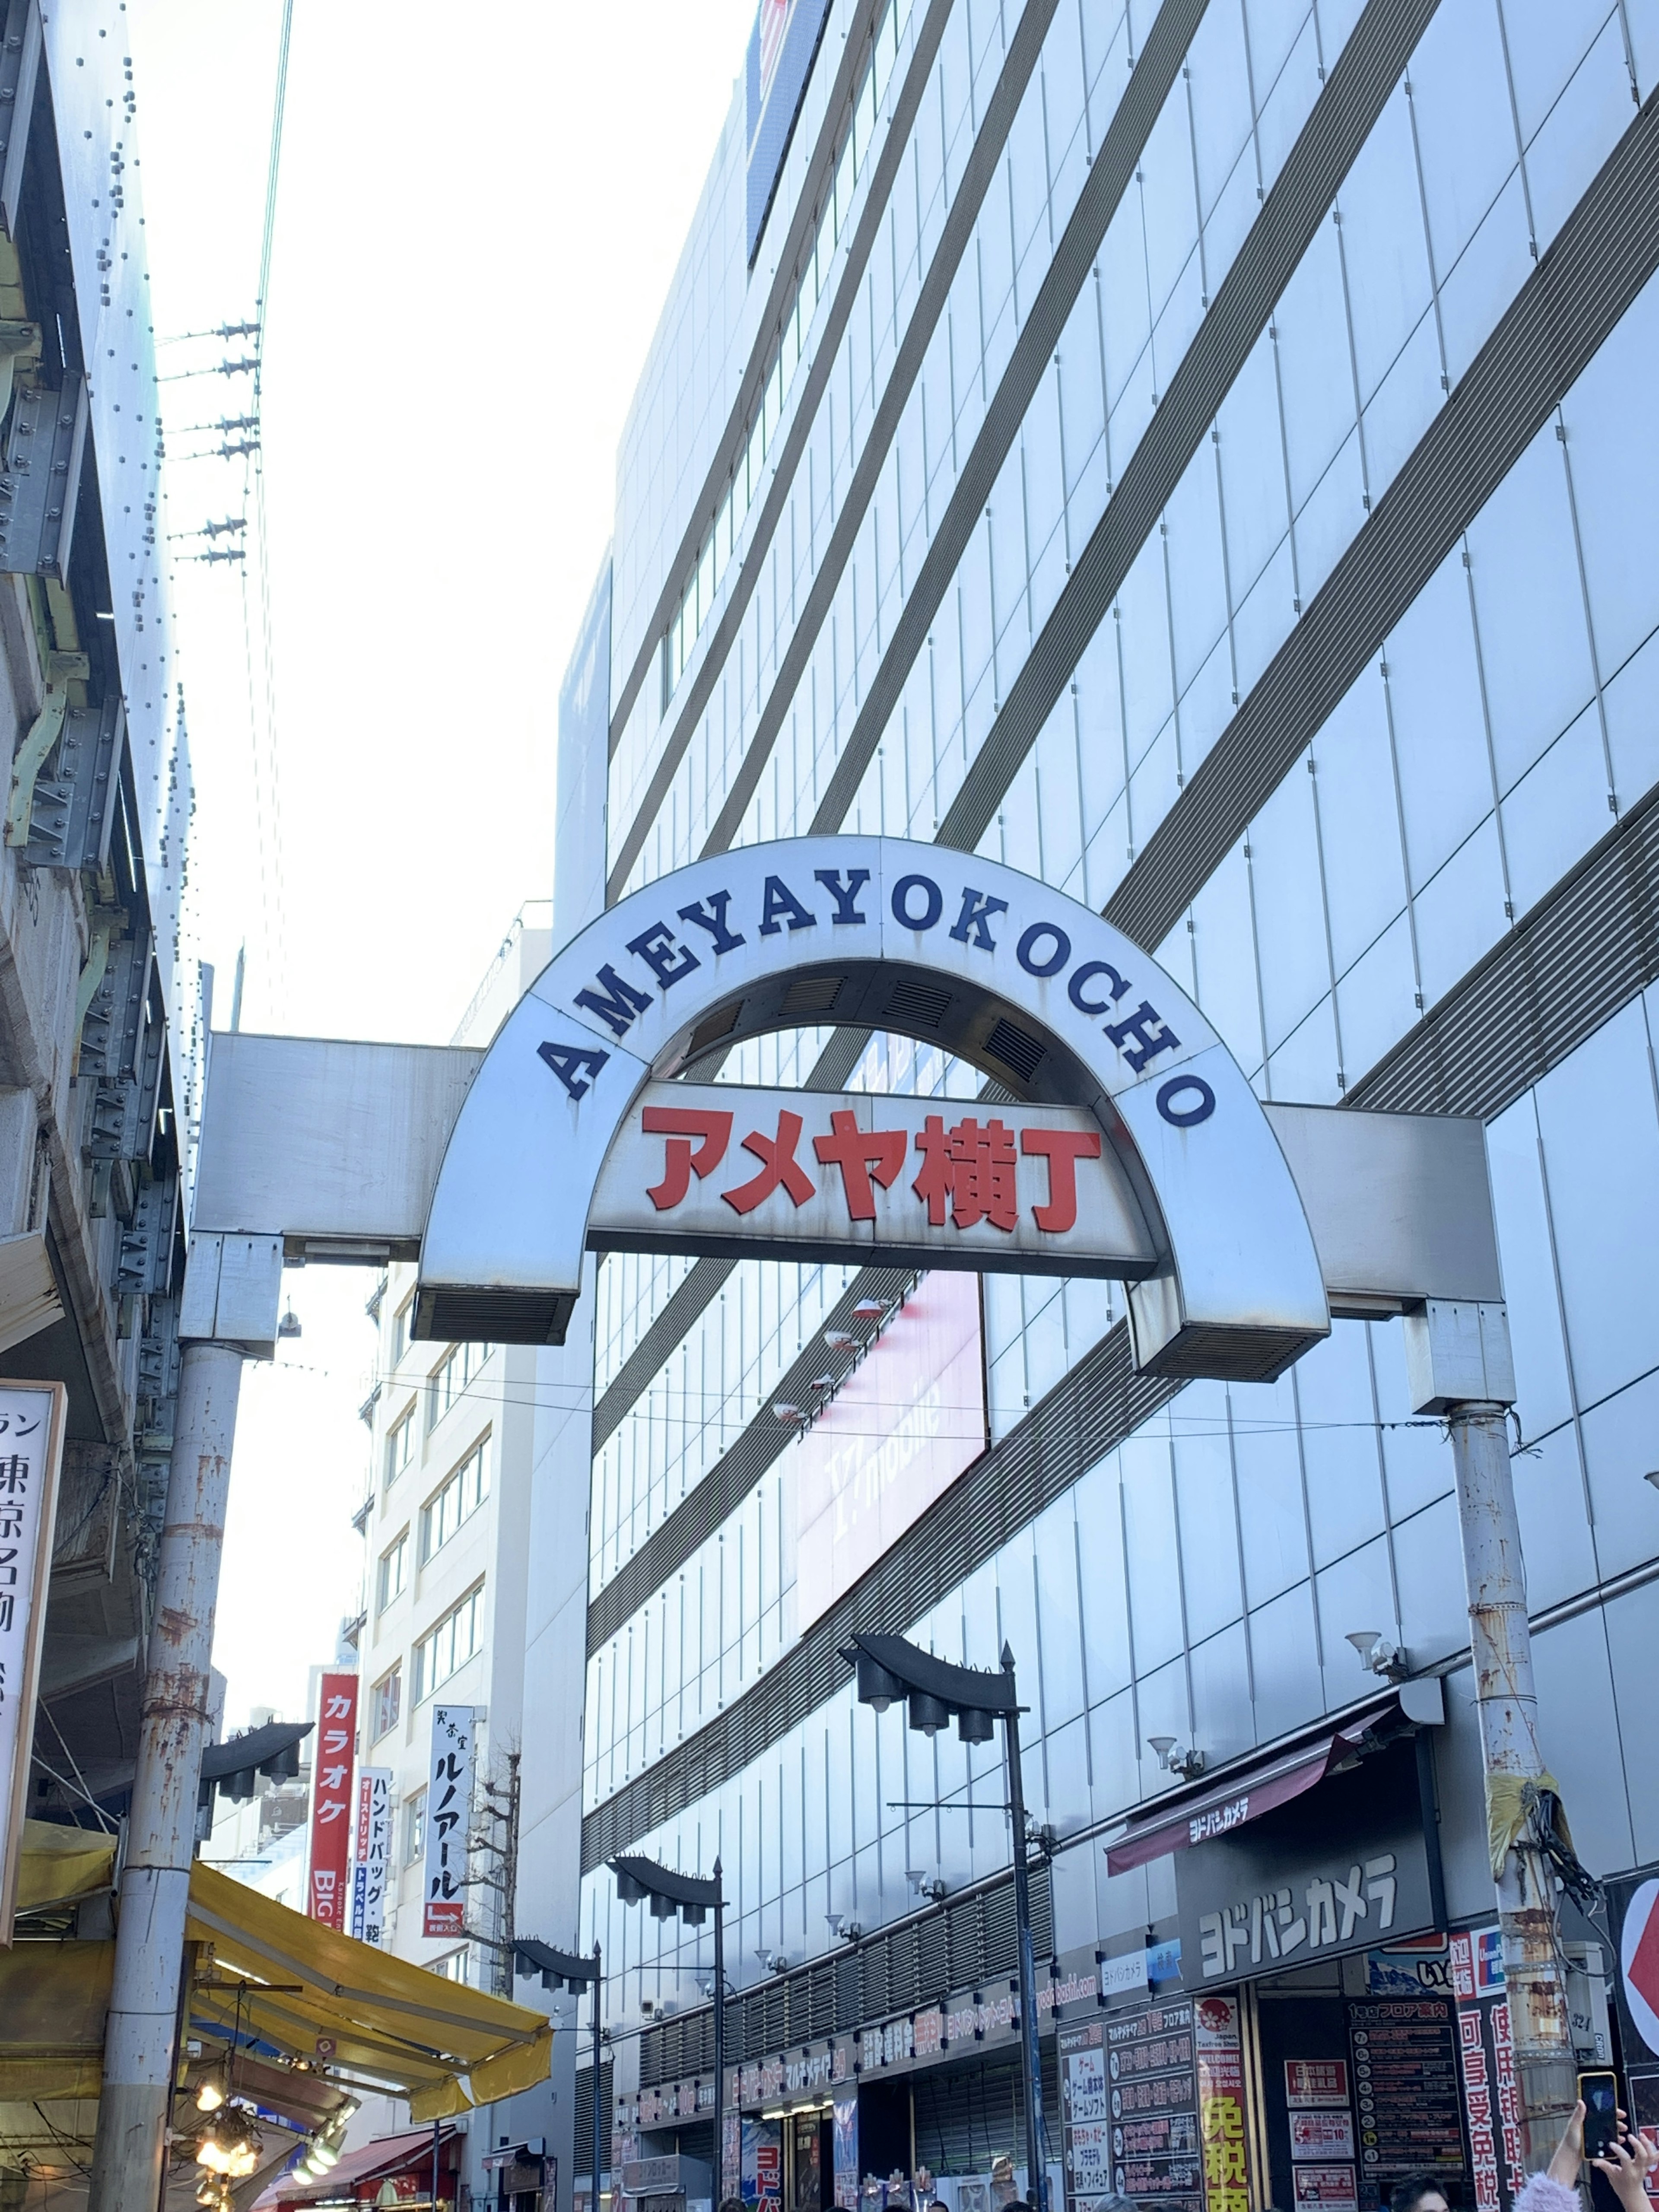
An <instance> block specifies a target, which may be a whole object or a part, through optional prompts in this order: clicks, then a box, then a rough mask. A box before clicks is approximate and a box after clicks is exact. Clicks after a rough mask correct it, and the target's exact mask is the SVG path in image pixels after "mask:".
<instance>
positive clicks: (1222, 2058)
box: [1193, 1991, 1250, 2212]
mask: <svg viewBox="0 0 1659 2212" xmlns="http://www.w3.org/2000/svg"><path fill="white" fill-rule="evenodd" d="M1193 2047H1194V2057H1196V2059H1197V2062H1198V2126H1199V2136H1200V2140H1201V2142H1202V2143H1203V2145H1204V2212H1249V2204H1250V2168H1249V2156H1248V2154H1247V2153H1246V2151H1245V2148H1244V2045H1243V2033H1242V2032H1241V2030H1240V2027H1239V2019H1238V1999H1237V1997H1236V1996H1222V1995H1221V1994H1220V1993H1219V1992H1218V1991H1212V1992H1210V1993H1209V1994H1208V1995H1206V1996H1201V1997H1199V1998H1198V1999H1196V2000H1195V2002H1194V2005H1193Z"/></svg>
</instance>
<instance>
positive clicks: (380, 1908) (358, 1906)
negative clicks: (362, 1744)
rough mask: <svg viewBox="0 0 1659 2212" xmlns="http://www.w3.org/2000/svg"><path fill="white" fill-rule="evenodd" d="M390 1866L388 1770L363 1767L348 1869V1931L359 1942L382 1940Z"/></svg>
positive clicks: (359, 1776) (358, 1785)
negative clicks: (349, 1910)
mask: <svg viewBox="0 0 1659 2212" xmlns="http://www.w3.org/2000/svg"><path fill="white" fill-rule="evenodd" d="M391 1863H392V1769H391V1768H390V1767H389V1766H365V1767H364V1768H363V1769H362V1771H361V1772H360V1773H359V1774H358V1777H357V1830H356V1838H355V1839H354V1844H353V1857H352V1866H351V1932H352V1934H353V1935H354V1936H356V1938H357V1940H358V1942H361V1943H384V1942H385V1941H386V1869H387V1868H388V1867H389V1866H390V1865H391Z"/></svg>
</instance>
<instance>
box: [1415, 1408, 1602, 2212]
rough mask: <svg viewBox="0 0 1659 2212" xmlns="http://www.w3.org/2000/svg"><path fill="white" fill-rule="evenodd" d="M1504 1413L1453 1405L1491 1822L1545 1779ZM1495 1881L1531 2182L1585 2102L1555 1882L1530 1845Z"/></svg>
mask: <svg viewBox="0 0 1659 2212" xmlns="http://www.w3.org/2000/svg"><path fill="white" fill-rule="evenodd" d="M1507 1415H1508V1409H1507V1408H1506V1407H1504V1406H1501V1405H1497V1404H1493V1403H1490V1402H1482V1401H1473V1402H1470V1403H1467V1404H1462V1405H1455V1406H1452V1407H1450V1408H1449V1411H1448V1415H1447V1418H1448V1420H1449V1424H1450V1427H1451V1441H1452V1457H1453V1461H1454V1462H1455V1467H1456V1471H1457V1507H1458V1517H1459V1520H1460V1522H1461V1524H1462V1532H1463V1573H1464V1578H1465V1582H1466V1583H1467V1586H1468V1603H1469V1648H1470V1652H1471V1656H1473V1658H1474V1694H1475V1710H1476V1711H1477V1713H1478V1714H1479V1716H1480V1754H1481V1764H1482V1766H1483V1769H1484V1771H1485V1776H1486V1803H1487V1808H1488V1813H1489V1815H1490V1813H1491V1809H1492V1805H1493V1802H1494V1796H1497V1797H1498V1801H1499V1802H1500V1803H1501V1801H1502V1798H1503V1796H1504V1791H1505V1789H1506V1786H1507V1789H1508V1791H1509V1793H1510V1795H1511V1796H1512V1795H1513V1793H1514V1790H1515V1787H1516V1784H1518V1783H1522V1782H1527V1781H1535V1780H1536V1779H1537V1778H1538V1777H1539V1776H1540V1775H1541V1774H1542V1773H1543V1772H1544V1771H1545V1770H1544V1761H1543V1758H1542V1756H1541V1753H1540V1751H1539V1747H1538V1697H1537V1692H1536V1691H1535V1689H1534V1686H1533V1674H1532V1630H1531V1627H1530V1626H1529V1624H1528V1620H1527V1581H1526V1570H1525V1568H1524V1566H1523V1565H1522V1558H1521V1524H1520V1521H1519V1518H1518V1516H1517V1515H1516V1508H1515V1485H1514V1483H1513V1481H1512V1480H1511V1477H1510V1444H1509V1427H1508V1417H1507ZM1494 1785H1496V1788H1495V1787H1494ZM1493 1876H1494V1880H1495V1882H1496V1887H1497V1891H1498V1924H1499V1927H1500V1929H1502V1932H1503V1942H1504V1981H1505V1984H1506V1988H1507V1994H1508V2000H1509V2011H1510V2033H1511V2035H1512V2036H1513V2038H1514V2040H1515V2062H1516V2073H1517V2075H1518V2077H1519V2084H1520V2089H1521V2100H1522V2116H1523V2124H1524V2127H1525V2133H1526V2160H1527V2166H1528V2171H1529V2172H1536V2171H1537V2170H1538V2169H1539V2168H1540V2167H1541V2166H1545V2165H1547V2163H1548V2162H1549V2159H1550V2155H1551V2154H1552V2152H1553V2150H1554V2148H1555V2147H1556V2144H1557V2143H1558V2142H1559V2140H1560V2137H1561V2131H1562V2129H1563V2128H1564V2127H1565V2124H1566V2118H1567V2114H1568V2113H1569V2112H1571V2109H1572V2105H1573V2100H1574V2097H1575V2095H1576V2093H1577V2092H1576V2087H1575V2083H1574V2075H1573V2054H1572V2040H1571V2033H1570V2031H1569V2027H1568V2021H1567V2005H1566V1989H1565V1979H1564V1976H1563V1972H1562V1967H1561V1962H1560V1939H1559V1932H1558V1929H1557V1925H1556V1911H1555V1882H1554V1875H1553V1871H1552V1869H1551V1868H1550V1866H1549V1864H1548V1862H1547V1860H1546V1859H1545V1858H1544V1857H1543V1856H1542V1854H1541V1852H1539V1851H1538V1850H1535V1849H1534V1848H1533V1847H1532V1846H1531V1845H1530V1844H1528V1843H1527V1842H1526V1840H1525V1839H1524V1838H1522V1841H1521V1842H1520V1843H1518V1844H1516V1845H1515V1846H1514V1847H1512V1848H1511V1849H1510V1850H1507V1851H1506V1852H1505V1853H1504V1857H1503V1861H1502V1863H1501V1865H1500V1866H1495V1867H1494V1869H1493Z"/></svg>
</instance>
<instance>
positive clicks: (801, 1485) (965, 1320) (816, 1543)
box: [785, 1270, 986, 1628]
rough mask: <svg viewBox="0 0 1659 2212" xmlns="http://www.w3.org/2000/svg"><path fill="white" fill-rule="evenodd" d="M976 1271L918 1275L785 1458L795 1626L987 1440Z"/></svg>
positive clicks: (877, 1553) (917, 1514) (844, 1584)
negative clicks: (791, 1492)
mask: <svg viewBox="0 0 1659 2212" xmlns="http://www.w3.org/2000/svg"><path fill="white" fill-rule="evenodd" d="M985 1443H986V1430H985V1356H984V1352H983V1351H982V1350H981V1341H980V1316H979V1278H978V1277H977V1276H976V1275H969V1274H957V1273H953V1272H946V1271H944V1270H940V1271H939V1272H938V1273H933V1274H931V1275H924V1276H923V1277H922V1279H921V1283H920V1284H919V1285H917V1287H916V1289H915V1291H912V1292H911V1294H910V1296H909V1297H908V1298H907V1299H906V1300H905V1302H904V1304H903V1305H902V1307H901V1308H900V1310H898V1312H897V1313H896V1314H895V1315H894V1316H893V1318H892V1320H891V1321H890V1322H888V1324H887V1326H886V1327H885V1328H884V1330H883V1331H882V1333H881V1334H880V1335H879V1336H878V1338H877V1340H876V1341H875V1342H874V1343H873V1344H872V1346H871V1348H870V1350H869V1352H867V1353H866V1355H865V1358H863V1359H862V1361H860V1364H859V1365H858V1366H857V1367H856V1368H854V1370H853V1372H852V1373H851V1374H850V1375H849V1376H848V1377H847V1379H846V1381H845V1382H844V1383H842V1386H841V1388H840V1389H839V1390H838V1391H837V1392H836V1395H835V1397H834V1398H833V1400H832V1401H830V1403H829V1405H828V1406H827V1407H825V1408H824V1410H823V1413H821V1414H820V1415H819V1417H818V1419H817V1421H816V1422H815V1423H814V1424H813V1425H812V1427H811V1429H810V1430H809V1431H807V1433H806V1435H805V1437H803V1438H802V1439H801V1442H800V1443H799V1446H798V1447H797V1448H796V1449H795V1450H794V1451H793V1453H792V1454H791V1455H790V1456H789V1458H788V1460H787V1462H785V1464H786V1466H787V1468H789V1469H790V1470H791V1471H792V1473H793V1481H794V1486H795V1547H796V1548H795V1591H796V1602H797V1605H798V1607H799V1611H798V1614H797V1619H798V1620H799V1626H801V1627H802V1628H805V1627H806V1626H808V1624H809V1623H810V1622H811V1621H814V1620H817V1617H818V1615H819V1614H820V1613H823V1612H825V1611H826V1610H827V1609H828V1608H829V1607H830V1606H831V1605H833V1604H834V1603H835V1601H836V1599H837V1598H838V1597H839V1596H840V1595H842V1592H843V1591H844V1590H847V1589H850V1588H851V1587H852V1585H853V1584H854V1583H855V1582H856V1581H857V1580H858V1578H859V1577H860V1575H861V1574H863V1573H864V1572H865V1571H866V1569H867V1568H869V1567H871V1566H872V1565H874V1564H875V1562H876V1561H877V1560H878V1559H879V1558H880V1557H881V1555H882V1553H884V1551H886V1550H887V1549H888V1548H889V1547H890V1546H891V1545H893V1544H895V1543H896V1542H897V1541H898V1539H899V1538H900V1537H901V1536H902V1534H904V1532H905V1530H906V1529H907V1528H909V1527H910V1526H911V1525H912V1523H913V1522H916V1521H918V1520H920V1519H921V1516H922V1515H923V1514H924V1513H925V1512H926V1511H927V1508H928V1507H929V1506H930V1505H931V1504H933V1501H934V1499H935V1498H939V1496H940V1495H941V1494H942V1493H943V1492H945V1491H946V1490H948V1489H949V1488H950V1486H951V1484H952V1483H953V1482H954V1481H955V1480H956V1479H957V1476H958V1475H959V1474H962V1473H963V1470H964V1468H968V1467H970V1466H971V1465H972V1464H973V1462H974V1461H975V1460H976V1459H977V1458H978V1457H979V1455H980V1454H981V1452H982V1451H983V1450H984V1449H985Z"/></svg>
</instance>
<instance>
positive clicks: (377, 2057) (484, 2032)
mask: <svg viewBox="0 0 1659 2212" xmlns="http://www.w3.org/2000/svg"><path fill="white" fill-rule="evenodd" d="M187 1933H188V1934H189V1935H190V1936H191V1938H192V1939H193V1940H194V1941H196V1942H202V1943H206V1944H209V1945H210V1946H211V1947H212V1951H213V1954H214V1966H213V1969H212V1970H211V1972H208V1973H206V1974H204V1978H203V1980H202V1981H201V1982H199V1983H198V1984H197V1988H196V1990H194V1991H193V1992H192V1994H191V2002H190V2011H191V2019H192V2021H195V2022H197V2025H198V2026H199V2027H206V2028H207V2029H208V2031H209V2033H211V2032H212V2031H213V2029H214V2028H215V2027H220V2028H222V2029H223V2030H224V2031H225V2033H227V2034H229V2033H231V2032H232V2031H233V2030H234V2025H235V2020H236V2008H237V2002H238V1992H237V1990H235V1989H234V1987H233V1988H225V1987H216V1986H215V1984H216V1983H219V1984H222V1983H223V1982H224V1981H226V1980H227V1978H231V1977H234V1978H241V1977H247V1978H250V1979H251V1980H253V1981H256V1982H264V1983H273V1982H275V1983H283V1982H288V1983H295V1982H297V1983H299V1984H301V1985H302V1986H301V1989H300V1990H298V1991H297V1992H296V1991H291V1990H271V1991H270V1993H269V1994H266V1993H264V1992H263V1991H261V1990H257V1989H254V1990H244V1991H242V1992H241V1995H240V2002H241V2018H242V2024H243V2027H244V2029H245V2030H246V2029H248V2028H252V2031H253V2033H255V2034H256V2035H258V2036H259V2037H261V2038H262V2039H264V2040H265V2041H267V2042H269V2043H271V2044H273V2045H276V2048H277V2049H279V2050H283V2051H289V2052H291V2053H293V2055H294V2056H295V2057H304V2058H312V2057H313V2055H314V2053H315V2051H316V2046H317V2039H318V2038H319V2036H324V2037H328V2038H331V2039H332V2040H333V2043H334V2045H335V2049H334V2053H333V2055H332V2057H331V2058H330V2059H329V2060H328V2062H327V2063H328V2065H329V2067H330V2069H331V2071H336V2070H337V2071H342V2072H345V2073H349V2074H352V2075H367V2076H369V2077H372V2078H373V2079H374V2080H376V2081H381V2082H383V2083H385V2084H386V2086H387V2087H390V2088H391V2089H392V2090H393V2091H394V2093H399V2094H402V2095H404V2096H407V2097H409V2098H410V2102H411V2110H413V2107H414V2106H415V2103H416V2100H419V2105H420V2110H419V2111H418V2112H414V2115H413V2116H414V2117H416V2118H422V2119H433V2118H446V2117H447V2116H448V2115H449V2114H450V2113H452V2112H464V2111H465V2110H466V2108H467V2106H468V2105H469V2104H470V2103H476V2102H480V2101H483V2100H486V2099H489V2098H494V2097H501V2096H507V2095H509V2094H511V2093H513V2092H514V2091H515V2090H518V2089H521V2088H528V2087H532V2085H533V2084H534V2083H536V2082H538V2081H545V2080H546V2079H547V2077H548V2075H549V2073H550V2070H551V2066H552V2056H553V2031H552V2028H551V2027H550V2025H549V2023H548V2021H547V2020H546V2019H545V2018H544V2015H542V2014H540V2013H538V2012H531V2011H529V2010H527V2009H526V2008H525V2007H524V2006H522V2005H515V2004H510V2003H509V2002H507V1999H506V1998H505V1997H495V1996H487V1995H486V1994H485V1993H484V1992H483V1990H470V1989H468V1988H466V1987H465V1985H464V1984H461V1983H458V1982H451V1981H447V1980H446V1979H445V1978H443V1977H442V1976H441V1975H439V1974H434V1973H430V1972H428V1970H427V1969H426V1968H425V1967H424V1966H411V1965H410V1963H409V1961H408V1960H406V1959H395V1958H392V1956H391V1955H390V1954H388V1953H386V1952H385V1951H380V1950H377V1949H375V1948H374V1947H373V1946H372V1945H370V1944H368V1943H360V1942H357V1941H356V1938H355V1937H354V1936H342V1935H340V1934H338V1933H337V1931H336V1930H335V1929H331V1928H327V1927H325V1926H324V1925H323V1923H321V1922H320V1921H317V1920H308V1919H307V1918H306V1917H305V1916H304V1915H303V1914H301V1913H298V1912H295V1911H290V1909H289V1907H288V1906H287V1905H278V1904H276V1903H275V1902H274V1901H273V1900H272V1899H270V1898H268V1897H262V1896H260V1895H259V1894H258V1892H257V1891H254V1890H251V1889H246V1888H244V1887H243V1886H242V1884H241V1883H240V1882H238V1881H232V1880H231V1878H230V1876H229V1875H224V1874H221V1873H220V1872H219V1871H218V1870H217V1869H216V1868H213V1867H210V1866H204V1864H203V1863H201V1862H200V1861H199V1860H198V1861H197V1863H196V1864H195V1865H194V1866H193V1867H192V1868H191V1875H190V1919H189V1925H188V1929H187ZM463 2076H470V2077H471V2081H472V2084H473V2087H472V2094H471V2097H469V2096H468V2095H467V2093H466V2091H465V2089H464V2088H463V2087H462V2081H461V2077H463Z"/></svg>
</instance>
